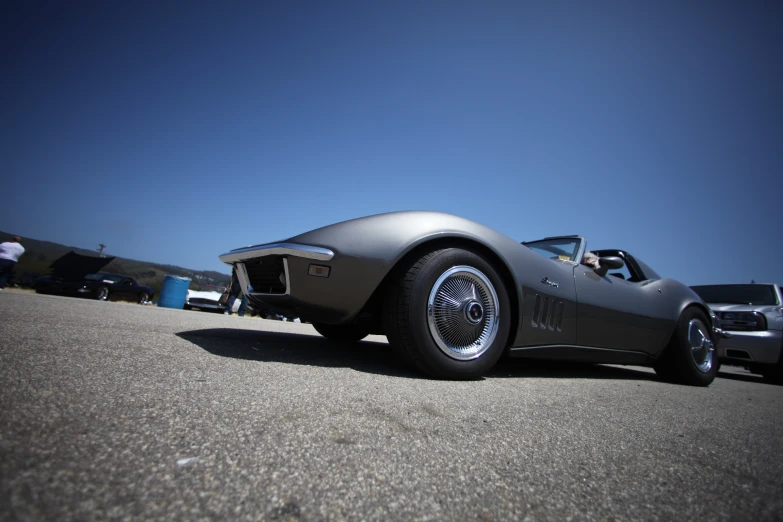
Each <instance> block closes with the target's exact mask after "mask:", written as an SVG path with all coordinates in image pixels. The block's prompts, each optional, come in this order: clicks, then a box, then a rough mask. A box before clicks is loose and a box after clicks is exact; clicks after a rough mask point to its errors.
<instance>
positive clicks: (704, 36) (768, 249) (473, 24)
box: [0, 0, 783, 284]
mask: <svg viewBox="0 0 783 522" xmlns="http://www.w3.org/2000/svg"><path fill="white" fill-rule="evenodd" d="M659 4H660V5H659ZM781 5H782V4H781V3H780V2H754V1H751V2H739V1H735V2H719V1H716V2H711V1H710V2H689V1H685V2H661V3H659V2H635V1H630V2H629V1H617V2H601V1H599V2H595V3H588V2H570V1H569V2H516V1H508V2H462V1H453V2H452V1H444V2H432V1H423V2H374V1H356V2H341V1H316V0H312V1H308V2H302V1H285V2H282V1H281V2H273V1H258V2H255V1H247V2H211V3H206V2H191V1H188V2H183V3H177V2H173V1H171V2H141V1H133V2H120V1H116V2H111V1H110V2H104V1H97V0H96V1H94V2H79V1H68V2H38V1H35V0H19V1H16V2H6V3H4V4H3V6H2V8H0V40H1V42H0V43H1V44H2V45H0V53H1V54H2V61H1V62H0V63H2V65H1V67H2V81H0V110H2V125H1V126H0V169H1V170H0V171H1V172H2V178H3V180H4V181H3V184H4V185H5V187H4V188H5V190H4V193H3V197H2V203H1V204H0V230H5V231H9V232H12V233H16V234H20V235H24V236H28V237H33V238H36V239H43V240H49V241H56V242H59V243H64V244H67V245H71V246H78V247H83V248H97V246H98V244H99V243H104V244H106V245H108V248H107V252H108V253H110V254H114V255H119V256H123V257H130V258H134V259H140V260H148V261H155V262H161V263H169V264H175V265H180V266H183V267H187V268H192V269H214V270H219V271H221V272H224V273H228V272H229V270H228V267H227V266H226V265H224V264H222V263H221V262H220V261H219V260H218V255H220V254H221V253H223V252H225V251H228V250H230V249H232V248H236V247H240V246H244V245H248V244H253V243H260V242H266V241H272V240H278V239H282V238H286V237H290V236H292V235H295V234H297V233H300V232H304V231H307V230H310V229H312V228H316V227H320V226H323V225H327V224H330V223H333V222H337V221H342V220H345V219H350V218H354V217H360V216H364V215H369V214H376V213H380V212H386V211H393V210H406V209H425V210H439V211H445V212H450V213H454V214H458V215H461V216H464V217H467V218H470V219H474V220H476V221H478V222H480V223H483V224H485V225H488V226H490V227H492V228H495V229H497V230H499V231H500V232H503V233H505V234H507V235H509V236H511V237H513V238H515V239H517V240H530V239H535V238H539V237H543V236H547V235H559V234H575V233H576V234H581V235H584V236H586V237H587V238H588V247H591V248H593V249H598V248H623V249H626V250H628V251H629V252H631V253H634V254H636V255H637V256H639V257H640V258H641V259H643V260H645V261H646V262H647V263H648V264H650V265H651V266H653V267H654V268H655V269H656V270H657V271H659V272H660V273H661V274H662V275H663V276H665V277H671V278H675V279H679V280H681V281H683V282H685V283H687V284H702V283H726V282H748V281H750V280H751V278H752V279H755V280H756V281H769V282H778V283H783V261H782V259H783V233H782V232H781V225H782V224H783V219H781V218H783V212H782V211H781V209H782V208H783V206H782V204H783V31H781V29H780V28H781V27H783V15H782V13H783V8H782V7H781Z"/></svg>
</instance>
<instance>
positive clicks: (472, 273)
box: [427, 265, 500, 361]
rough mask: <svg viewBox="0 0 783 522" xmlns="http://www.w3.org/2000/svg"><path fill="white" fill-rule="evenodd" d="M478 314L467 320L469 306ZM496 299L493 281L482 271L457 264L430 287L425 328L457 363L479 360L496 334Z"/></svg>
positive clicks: (497, 303) (498, 319) (497, 314)
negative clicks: (427, 328)
mask: <svg viewBox="0 0 783 522" xmlns="http://www.w3.org/2000/svg"><path fill="white" fill-rule="evenodd" d="M475 305H479V307H480V310H478V311H479V312H480V315H478V316H477V317H476V318H475V319H472V318H470V314H469V312H470V310H469V308H470V307H473V306H475ZM499 321H500V309H499V300H498V296H497V293H496V292H495V288H494V287H493V286H492V282H491V281H490V280H489V278H488V277H487V276H486V275H484V274H483V273H482V272H481V271H479V270H476V269H475V268H473V267H470V266H465V265H460V266H454V267H452V268H449V269H448V270H446V271H445V272H444V273H443V274H441V276H440V277H439V278H438V280H437V281H435V284H434V285H432V290H430V295H429V297H428V299H427V325H428V326H429V331H430V335H431V336H432V340H433V341H435V344H436V345H437V346H438V348H440V350H441V351H442V352H443V353H444V354H445V355H446V356H448V357H451V358H452V359H457V360H458V361H469V360H473V359H478V358H479V357H481V356H482V355H484V353H485V352H486V351H487V350H488V349H489V347H490V346H491V345H492V342H493V341H494V340H495V336H496V335H497V332H498V325H499Z"/></svg>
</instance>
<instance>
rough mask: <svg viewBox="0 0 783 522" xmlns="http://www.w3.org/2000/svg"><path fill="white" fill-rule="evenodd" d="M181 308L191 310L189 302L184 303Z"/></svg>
mask: <svg viewBox="0 0 783 522" xmlns="http://www.w3.org/2000/svg"><path fill="white" fill-rule="evenodd" d="M182 309H183V310H193V307H192V306H190V305H189V304H186V305H185V306H183V307H182Z"/></svg>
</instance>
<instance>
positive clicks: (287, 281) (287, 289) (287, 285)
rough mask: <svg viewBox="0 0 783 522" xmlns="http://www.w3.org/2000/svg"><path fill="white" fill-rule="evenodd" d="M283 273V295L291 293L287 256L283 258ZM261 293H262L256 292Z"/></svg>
mask: <svg viewBox="0 0 783 522" xmlns="http://www.w3.org/2000/svg"><path fill="white" fill-rule="evenodd" d="M283 273H284V274H285V294H283V295H291V280H290V279H289V277H288V258H287V257H284V258H283ZM258 295H263V294H258Z"/></svg>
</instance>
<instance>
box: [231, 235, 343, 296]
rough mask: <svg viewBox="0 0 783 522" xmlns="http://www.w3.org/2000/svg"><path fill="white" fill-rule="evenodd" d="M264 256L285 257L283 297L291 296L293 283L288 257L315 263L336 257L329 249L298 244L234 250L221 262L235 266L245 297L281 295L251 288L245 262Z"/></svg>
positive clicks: (271, 244) (274, 244)
mask: <svg viewBox="0 0 783 522" xmlns="http://www.w3.org/2000/svg"><path fill="white" fill-rule="evenodd" d="M264 256H285V257H283V273H284V274H285V283H284V284H285V293H284V294H283V295H290V293H291V281H290V279H289V277H288V256H291V257H301V258H304V259H311V260H313V261H331V259H332V258H333V257H334V252H332V251H331V250H329V249H328V248H321V247H316V246H311V245H300V244H297V243H269V244H265V245H252V246H248V247H244V248H238V249H236V250H232V251H231V252H228V253H227V254H223V255H221V256H220V260H221V261H223V262H224V263H226V264H229V265H234V266H235V267H236V269H237V279H239V286H240V287H242V292H243V293H244V294H245V295H248V296H250V295H257V296H264V295H280V294H265V293H262V292H255V291H254V290H253V288H252V287H251V286H250V280H249V278H248V275H247V270H245V266H244V262H245V261H248V260H250V259H258V258H259V257H264Z"/></svg>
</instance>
